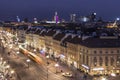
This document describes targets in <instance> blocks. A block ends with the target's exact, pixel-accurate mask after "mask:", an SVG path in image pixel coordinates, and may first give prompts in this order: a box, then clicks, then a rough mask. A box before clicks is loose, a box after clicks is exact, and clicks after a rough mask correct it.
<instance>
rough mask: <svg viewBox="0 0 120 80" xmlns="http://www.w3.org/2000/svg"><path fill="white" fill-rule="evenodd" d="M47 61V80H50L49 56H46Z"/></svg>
mask: <svg viewBox="0 0 120 80" xmlns="http://www.w3.org/2000/svg"><path fill="white" fill-rule="evenodd" d="M46 59H47V80H48V65H49V62H48V59H49V56H48V55H47V56H46Z"/></svg>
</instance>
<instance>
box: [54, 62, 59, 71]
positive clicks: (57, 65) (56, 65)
mask: <svg viewBox="0 0 120 80" xmlns="http://www.w3.org/2000/svg"><path fill="white" fill-rule="evenodd" d="M57 67H59V64H58V63H56V64H55V68H56V73H57Z"/></svg>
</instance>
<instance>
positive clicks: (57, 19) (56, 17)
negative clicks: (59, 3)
mask: <svg viewBox="0 0 120 80" xmlns="http://www.w3.org/2000/svg"><path fill="white" fill-rule="evenodd" d="M54 21H55V22H56V23H58V22H59V17H58V14H57V12H55V16H54Z"/></svg>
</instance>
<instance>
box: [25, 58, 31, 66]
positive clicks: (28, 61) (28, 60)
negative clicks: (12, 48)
mask: <svg viewBox="0 0 120 80" xmlns="http://www.w3.org/2000/svg"><path fill="white" fill-rule="evenodd" d="M26 62H27V63H28V68H29V63H30V59H27V60H26Z"/></svg>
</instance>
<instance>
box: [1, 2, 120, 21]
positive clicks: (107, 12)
mask: <svg viewBox="0 0 120 80" xmlns="http://www.w3.org/2000/svg"><path fill="white" fill-rule="evenodd" d="M119 2H120V1H119V0H116V1H103V0H100V1H96V0H92V1H87V0H76V1H73V0H66V1H64V0H60V1H57V0H50V1H49V0H36V1H33V0H29V1H24V0H20V1H16V0H12V1H8V0H1V1H0V10H1V13H0V20H15V19H16V16H19V17H20V18H21V19H23V18H29V19H33V18H34V17H36V18H37V19H39V20H43V19H48V20H51V19H53V17H54V12H55V11H57V12H58V15H59V17H60V19H65V20H70V14H73V13H75V14H76V16H77V17H80V16H86V15H90V14H91V13H92V12H96V13H97V16H98V17H102V18H103V19H105V20H114V19H116V18H117V17H120V15H119V14H120V11H118V10H117V9H118V7H119Z"/></svg>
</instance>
